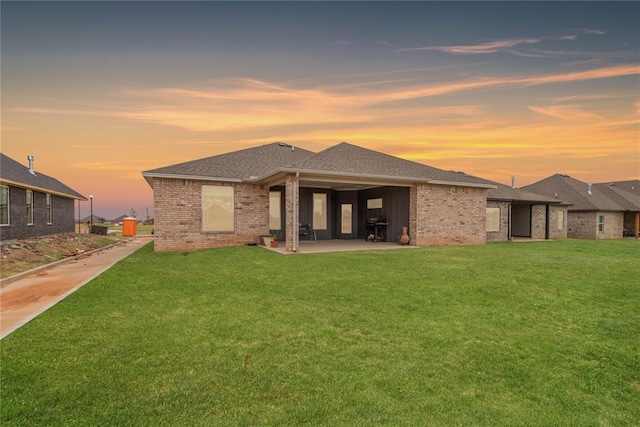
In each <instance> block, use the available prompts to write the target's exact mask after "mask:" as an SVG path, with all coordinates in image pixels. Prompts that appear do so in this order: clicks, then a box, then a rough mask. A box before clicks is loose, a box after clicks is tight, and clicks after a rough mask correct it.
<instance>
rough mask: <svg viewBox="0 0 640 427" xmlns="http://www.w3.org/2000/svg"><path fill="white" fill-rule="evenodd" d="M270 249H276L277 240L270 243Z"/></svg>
mask: <svg viewBox="0 0 640 427" xmlns="http://www.w3.org/2000/svg"><path fill="white" fill-rule="evenodd" d="M271 247H272V248H277V247H278V241H277V240H272V241H271Z"/></svg>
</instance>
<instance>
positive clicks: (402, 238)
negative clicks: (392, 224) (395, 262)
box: [400, 227, 409, 245]
mask: <svg viewBox="0 0 640 427" xmlns="http://www.w3.org/2000/svg"><path fill="white" fill-rule="evenodd" d="M400 243H401V244H403V245H406V244H407V243H409V234H407V227H402V236H400Z"/></svg>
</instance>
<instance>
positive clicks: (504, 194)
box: [487, 181, 563, 204]
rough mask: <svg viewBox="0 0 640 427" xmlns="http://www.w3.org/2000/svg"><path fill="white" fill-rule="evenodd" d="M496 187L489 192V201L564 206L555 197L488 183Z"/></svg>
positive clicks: (496, 183)
mask: <svg viewBox="0 0 640 427" xmlns="http://www.w3.org/2000/svg"><path fill="white" fill-rule="evenodd" d="M488 182H491V183H492V184H494V185H495V186H496V188H492V189H490V190H489V191H488V192H487V200H506V201H516V202H522V203H532V204H547V203H548V204H563V202H562V201H561V200H558V199H556V198H555V197H549V196H544V195H541V194H537V193H534V192H531V191H527V190H523V189H521V188H513V187H510V186H508V185H505V184H500V183H498V182H493V181H488Z"/></svg>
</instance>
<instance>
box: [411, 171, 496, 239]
mask: <svg viewBox="0 0 640 427" xmlns="http://www.w3.org/2000/svg"><path fill="white" fill-rule="evenodd" d="M410 196H411V194H410ZM412 199H413V197H410V204H411V205H413V204H414V203H413V200H412ZM486 209H487V190H486V189H481V188H473V187H460V186H453V185H432V184H418V185H417V186H416V191H415V222H416V226H415V228H414V230H415V232H414V236H415V244H416V245H418V246H429V245H454V244H482V243H485V242H486V239H487V233H486V222H485V218H486ZM412 212H413V209H412ZM412 215H413V213H412V214H410V218H412Z"/></svg>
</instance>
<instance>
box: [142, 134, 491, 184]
mask: <svg viewBox="0 0 640 427" xmlns="http://www.w3.org/2000/svg"><path fill="white" fill-rule="evenodd" d="M282 171H285V172H288V171H290V172H307V173H323V174H329V175H338V176H351V177H369V178H371V177H376V178H390V179H397V180H405V181H411V180H424V181H425V182H426V181H436V182H439V183H443V182H446V183H459V184H462V185H476V186H481V187H487V188H490V187H493V184H491V183H488V182H487V181H486V180H483V179H480V178H477V177H474V176H471V175H467V174H464V173H461V172H451V171H444V170H441V169H437V168H433V167H430V166H427V165H423V164H421V163H416V162H412V161H409V160H404V159H401V158H399V157H394V156H390V155H388V154H383V153H380V152H377V151H373V150H368V149H366V148H362V147H358V146H355V145H352V144H348V143H346V142H343V143H341V144H338V145H335V146H332V147H329V148H327V149H326V150H323V151H321V152H320V153H313V152H312V151H307V150H304V149H302V148H299V147H295V149H293V150H292V147H291V145H288V144H283V143H277V142H276V143H273V144H267V145H262V146H260V147H255V148H248V149H245V150H240V151H235V152H232V153H227V154H222V155H218V156H213V157H207V158H205V159H200V160H194V161H191V162H186V163H180V164H176V165H171V166H166V167H162V168H158V169H153V170H149V171H145V172H143V173H142V175H143V176H144V177H145V178H146V179H147V180H149V179H150V178H152V177H164V176H167V177H168V176H172V177H185V178H203V179H221V180H237V181H243V180H256V179H264V178H267V177H269V176H271V175H273V174H276V173H278V172H282Z"/></svg>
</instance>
